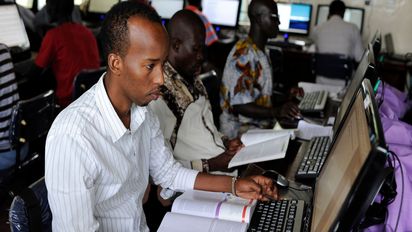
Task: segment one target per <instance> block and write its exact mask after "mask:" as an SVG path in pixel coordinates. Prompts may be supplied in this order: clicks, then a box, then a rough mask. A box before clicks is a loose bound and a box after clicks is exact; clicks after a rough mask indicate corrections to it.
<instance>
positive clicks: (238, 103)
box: [220, 0, 300, 138]
mask: <svg viewBox="0 0 412 232" xmlns="http://www.w3.org/2000/svg"><path fill="white" fill-rule="evenodd" d="M277 12H278V10H277V6H276V3H275V2H274V1H272V0H253V1H252V2H251V3H250V5H249V9H248V15H249V18H250V31H249V36H248V37H247V38H246V39H243V40H240V41H238V42H237V43H236V45H235V46H234V48H233V49H232V51H231V52H230V53H229V56H228V58H227V61H226V66H225V70H224V72H223V80H222V85H221V90H220V93H221V99H220V103H221V104H220V106H221V108H222V111H223V113H222V114H221V115H220V125H221V131H222V132H223V134H225V135H226V136H228V137H229V138H234V137H236V136H239V135H240V134H242V133H244V132H246V131H247V130H248V129H250V128H256V127H257V128H270V127H272V126H273V123H272V121H273V118H274V117H290V118H293V117H297V116H298V115H299V113H300V112H299V109H298V108H297V105H296V104H294V103H291V102H288V103H286V104H284V105H283V106H282V107H273V106H272V102H271V97H272V68H271V65H270V62H269V58H268V56H267V55H266V54H265V52H264V51H265V45H266V42H267V40H268V38H274V37H276V35H277V33H278V31H279V28H278V26H279V23H280V22H279V15H278V13H277ZM299 92H300V91H299Z"/></svg>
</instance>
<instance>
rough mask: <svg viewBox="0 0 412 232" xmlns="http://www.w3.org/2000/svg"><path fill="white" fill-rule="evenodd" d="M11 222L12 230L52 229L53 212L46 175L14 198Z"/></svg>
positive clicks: (10, 212)
mask: <svg viewBox="0 0 412 232" xmlns="http://www.w3.org/2000/svg"><path fill="white" fill-rule="evenodd" d="M9 222H10V230H11V231H12V232H22V231H43V232H44V231H52V226H51V224H52V213H51V210H50V206H49V201H48V199H47V189H46V184H45V181H44V177H42V178H41V179H39V180H38V181H36V182H35V183H33V184H32V185H30V186H29V187H28V188H26V189H24V190H23V191H22V192H21V193H20V194H19V195H16V196H15V197H14V198H13V201H12V203H11V206H10V211H9Z"/></svg>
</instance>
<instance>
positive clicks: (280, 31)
mask: <svg viewBox="0 0 412 232" xmlns="http://www.w3.org/2000/svg"><path fill="white" fill-rule="evenodd" d="M279 4H287V5H305V6H309V8H310V15H309V22H308V25H309V27H308V30H307V32H305V33H299V32H290V31H282V30H281V29H280V28H279V34H281V35H285V34H288V35H297V36H298V35H300V36H308V35H309V34H310V29H311V24H312V16H313V5H312V4H310V3H297V2H277V6H279ZM278 14H279V7H278ZM280 23H282V22H280Z"/></svg>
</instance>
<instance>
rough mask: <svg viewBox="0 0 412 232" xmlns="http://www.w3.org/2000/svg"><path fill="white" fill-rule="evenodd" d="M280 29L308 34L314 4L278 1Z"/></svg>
mask: <svg viewBox="0 0 412 232" xmlns="http://www.w3.org/2000/svg"><path fill="white" fill-rule="evenodd" d="M277 5H278V14H279V19H280V25H279V31H280V32H283V33H295V34H303V35H307V34H308V33H309V28H310V20H311V15H312V5H309V4H298V3H280V2H279V3H278V4H277Z"/></svg>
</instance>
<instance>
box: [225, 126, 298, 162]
mask: <svg viewBox="0 0 412 232" xmlns="http://www.w3.org/2000/svg"><path fill="white" fill-rule="evenodd" d="M293 135H294V130H271V129H267V130H264V129H253V130H249V131H248V132H246V133H245V134H243V135H242V137H241V138H240V140H242V143H243V144H244V145H245V147H243V148H242V149H241V150H240V151H239V152H238V153H237V154H236V155H235V156H234V157H233V158H232V160H230V162H229V165H228V167H229V168H232V167H236V166H239V165H243V164H249V163H256V162H262V161H267V160H274V159H281V158H284V157H285V155H286V150H287V148H288V145H289V139H290V137H291V136H293Z"/></svg>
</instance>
